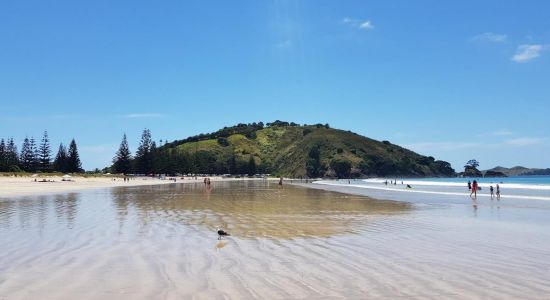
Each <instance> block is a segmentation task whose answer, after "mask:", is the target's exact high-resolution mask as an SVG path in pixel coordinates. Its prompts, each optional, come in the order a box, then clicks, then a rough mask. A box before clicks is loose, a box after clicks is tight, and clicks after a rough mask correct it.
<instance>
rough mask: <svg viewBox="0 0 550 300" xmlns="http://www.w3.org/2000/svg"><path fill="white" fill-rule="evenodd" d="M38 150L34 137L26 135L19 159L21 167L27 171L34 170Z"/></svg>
mask: <svg viewBox="0 0 550 300" xmlns="http://www.w3.org/2000/svg"><path fill="white" fill-rule="evenodd" d="M35 155H36V152H35V145H34V139H30V140H29V138H28V137H25V139H24V140H23V146H21V154H20V155H19V160H20V161H21V169H23V171H26V172H34V171H35V167H36V156H35Z"/></svg>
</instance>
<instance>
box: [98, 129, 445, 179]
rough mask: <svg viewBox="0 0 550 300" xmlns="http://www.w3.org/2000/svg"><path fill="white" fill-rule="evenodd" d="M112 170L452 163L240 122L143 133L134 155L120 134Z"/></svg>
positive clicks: (408, 173)
mask: <svg viewBox="0 0 550 300" xmlns="http://www.w3.org/2000/svg"><path fill="white" fill-rule="evenodd" d="M113 162H114V163H113V165H112V166H110V167H109V169H110V171H111V172H113V173H141V174H150V173H152V174H178V173H179V174H188V173H193V174H242V175H244V174H247V175H254V174H272V175H276V176H289V177H309V178H320V177H331V178H362V177H372V176H400V177H425V176H430V177H432V176H435V177H448V176H456V173H455V170H454V169H453V168H451V165H450V163H448V162H446V161H442V160H436V159H434V158H433V157H430V156H423V155H420V154H417V153H415V152H413V151H410V150H408V149H405V148H403V147H400V146H398V145H394V144H392V143H390V142H389V141H376V140H373V139H370V138H367V137H364V136H361V135H359V134H356V133H353V132H351V131H345V130H340V129H333V128H331V127H330V126H329V125H328V124H314V125H299V124H296V123H293V122H284V121H275V122H272V123H266V124H264V123H263V122H258V123H250V124H238V125H235V126H230V127H224V128H222V129H220V130H218V131H216V132H213V133H208V134H199V135H196V136H192V137H189V138H186V139H183V140H176V141H173V142H166V141H165V142H164V144H162V145H157V144H156V143H155V142H153V141H152V138H151V133H150V132H149V131H148V130H147V129H146V130H145V131H144V132H143V135H142V140H141V144H140V146H139V148H138V150H137V152H136V155H135V157H132V156H131V155H130V152H129V150H128V146H127V141H126V137H125V136H124V138H123V142H122V143H121V146H120V149H119V151H118V153H117V156H116V157H115V159H114V160H113Z"/></svg>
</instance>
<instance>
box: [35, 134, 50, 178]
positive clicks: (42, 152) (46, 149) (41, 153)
mask: <svg viewBox="0 0 550 300" xmlns="http://www.w3.org/2000/svg"><path fill="white" fill-rule="evenodd" d="M50 156H51V150H50V140H49V139H48V132H47V131H44V136H43V137H42V141H41V143H40V147H39V148H38V159H39V162H40V167H39V169H40V170H41V171H42V172H48V171H50V170H51V160H52V159H51V157H50Z"/></svg>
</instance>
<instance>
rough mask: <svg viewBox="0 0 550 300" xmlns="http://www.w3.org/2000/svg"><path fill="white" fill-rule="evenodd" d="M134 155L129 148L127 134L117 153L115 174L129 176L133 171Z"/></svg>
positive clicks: (114, 162) (114, 164) (114, 159)
mask: <svg viewBox="0 0 550 300" xmlns="http://www.w3.org/2000/svg"><path fill="white" fill-rule="evenodd" d="M131 160H132V154H131V153H130V148H129V147H128V140H127V139H126V134H124V136H123V137H122V142H121V143H120V147H119V148H118V151H117V153H116V156H115V157H114V158H113V172H115V173H124V174H128V173H131V171H132V165H131V163H132V162H131Z"/></svg>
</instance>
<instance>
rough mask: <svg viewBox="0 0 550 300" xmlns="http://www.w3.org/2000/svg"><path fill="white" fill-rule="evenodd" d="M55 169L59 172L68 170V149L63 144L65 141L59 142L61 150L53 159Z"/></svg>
mask: <svg viewBox="0 0 550 300" xmlns="http://www.w3.org/2000/svg"><path fill="white" fill-rule="evenodd" d="M53 169H54V170H55V171H57V172H63V173H66V172H68V168H67V149H66V148H65V146H63V143H60V144H59V150H57V155H56V156H55V160H54V161H53Z"/></svg>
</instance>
